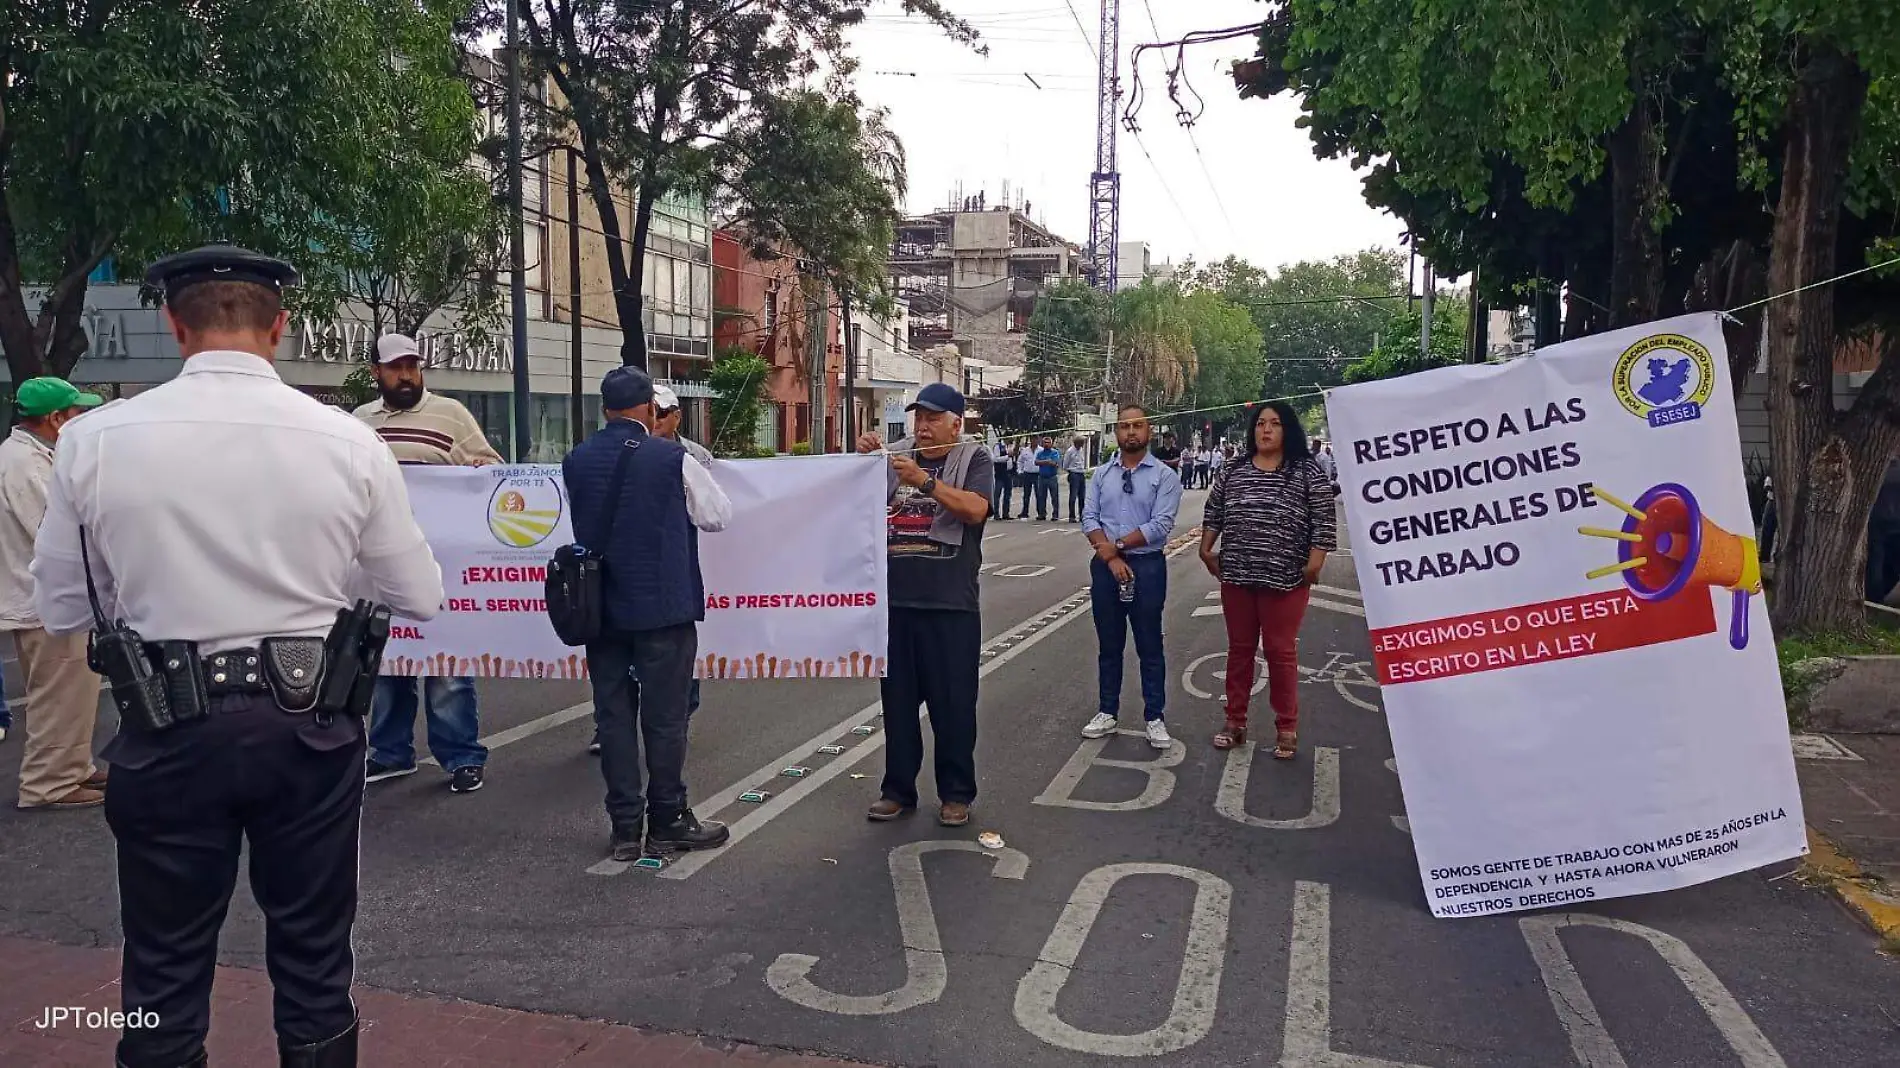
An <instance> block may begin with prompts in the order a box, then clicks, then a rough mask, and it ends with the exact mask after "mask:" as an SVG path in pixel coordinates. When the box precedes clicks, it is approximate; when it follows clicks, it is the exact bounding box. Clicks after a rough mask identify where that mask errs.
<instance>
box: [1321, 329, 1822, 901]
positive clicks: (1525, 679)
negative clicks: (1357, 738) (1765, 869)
mask: <svg viewBox="0 0 1900 1068" xmlns="http://www.w3.org/2000/svg"><path fill="white" fill-rule="evenodd" d="M1326 409H1327V421H1328V425H1329V427H1330V429H1331V431H1332V437H1333V439H1334V440H1335V442H1337V445H1338V448H1337V452H1338V460H1339V477H1340V482H1341V484H1342V486H1343V488H1344V494H1343V499H1344V502H1345V510H1346V519H1347V525H1348V529H1349V531H1350V533H1351V538H1352V548H1353V561H1354V564H1355V566H1356V567H1357V570H1358V573H1359V582H1360V587H1361V590H1362V591H1363V593H1364V596H1365V606H1366V621H1367V623H1368V625H1369V626H1370V628H1371V632H1372V633H1371V639H1372V650H1373V660H1374V664H1375V665H1376V668H1377V671H1378V678H1379V681H1380V683H1381V685H1382V686H1383V687H1384V703H1385V708H1386V718H1387V721H1388V725H1389V727H1390V730H1391V734H1392V745H1393V750H1394V753H1395V755H1396V757H1397V766H1398V771H1399V779H1400V783H1401V787H1402V789H1403V792H1404V795H1405V808H1406V814H1407V816H1408V817H1409V818H1410V826H1411V830H1412V838H1413V845H1414V847H1415V849H1416V851H1417V855H1418V864H1419V872H1420V875H1421V876H1422V878H1423V881H1424V886H1425V896H1426V899H1427V901H1428V902H1429V904H1430V906H1431V910H1432V914H1433V915H1434V916H1439V917H1451V916H1478V915H1487V914H1491V913H1499V912H1511V911H1516V910H1519V909H1529V908H1540V907H1546V906H1552V905H1566V904H1572V903H1576V902H1583V901H1592V900H1602V899H1604V898H1612V897H1622V896H1626V895H1630V894H1644V893H1652V892H1655V891H1660V890H1668V889H1673V888H1675V887H1680V886H1687V885H1692V884H1695V883H1699V882H1705V881H1707V880H1710V879H1716V878H1720V877H1722V876H1725V875H1732V874H1734V873H1736V872H1740V871H1746V870H1748V869H1751V868H1756V867H1759V866H1761V865H1764V864H1768V863H1771V862H1774V861H1778V860H1785V859H1788V858H1790V857H1795V856H1799V855H1801V854H1803V853H1805V852H1806V851H1807V844H1806V842H1807V840H1806V830H1805V826H1804V821H1803V819H1802V814H1801V796H1800V791H1799V787H1798V785H1797V783H1796V780H1795V770H1794V759H1793V755H1792V753H1791V750H1790V746H1789V742H1788V723H1787V718H1786V713H1785V712H1784V710H1783V705H1782V695H1781V679H1780V673H1779V670H1778V668H1777V666H1776V661H1775V646H1774V639H1773V636H1772V635H1771V634H1770V633H1769V627H1768V614H1767V611H1766V609H1765V607H1764V606H1763V603H1762V598H1761V596H1760V593H1761V568H1760V563H1759V561H1758V558H1757V550H1756V546H1755V540H1754V535H1755V525H1754V517H1753V516H1752V514H1751V512H1750V509H1749V503H1748V494H1747V489H1746V486H1745V482H1744V478H1743V473H1742V463H1741V447H1740V439H1739V435H1738V432H1737V427H1736V419H1735V405H1734V398H1733V394H1732V392H1731V390H1730V379H1729V372H1728V361H1727V357H1726V353H1725V351H1724V345H1723V339H1722V329H1721V321H1720V320H1719V318H1718V317H1717V316H1715V315H1713V314H1709V315H1695V316H1686V317H1683V318H1678V319H1672V320H1668V321H1665V322H1659V323H1652V324H1648V325H1646V326H1640V327H1633V328H1630V329H1627V330H1619V331H1614V332H1612V333H1608V334H1602V335H1599V336H1596V337H1590V338H1585V339H1582V340H1579V341H1573V342H1567V343H1565V344H1562V345H1557V346H1554V347H1552V348H1548V349H1543V350H1540V351H1538V352H1537V353H1536V354H1535V355H1534V356H1533V357H1531V358H1528V359H1523V360H1518V361H1515V362H1512V363H1508V364H1504V365H1501V366H1476V367H1454V368H1444V369H1440V370H1434V371H1429V372H1425V373H1422V374H1415V375H1408V376H1406V377H1403V378H1396V379H1390V380H1387V381H1382V382H1372V383H1366V384H1362V385H1355V386H1348V387H1345V388H1342V389H1338V390H1335V391H1333V393H1332V395H1331V396H1330V397H1329V398H1328V400H1327V405H1326Z"/></svg>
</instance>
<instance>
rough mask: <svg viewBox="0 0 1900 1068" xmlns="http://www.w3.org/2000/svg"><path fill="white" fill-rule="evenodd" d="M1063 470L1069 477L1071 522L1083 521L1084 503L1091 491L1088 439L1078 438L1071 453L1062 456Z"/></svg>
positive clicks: (1071, 448) (1071, 447)
mask: <svg viewBox="0 0 1900 1068" xmlns="http://www.w3.org/2000/svg"><path fill="white" fill-rule="evenodd" d="M1062 470H1063V473H1064V474H1066V475H1068V476H1069V522H1071V523H1080V522H1081V521H1082V502H1083V501H1085V500H1087V499H1088V491H1089V443H1088V439H1087V438H1080V437H1078V438H1076V439H1075V444H1073V445H1071V446H1069V451H1068V452H1065V453H1063V454H1062Z"/></svg>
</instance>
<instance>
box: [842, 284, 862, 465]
mask: <svg viewBox="0 0 1900 1068" xmlns="http://www.w3.org/2000/svg"><path fill="white" fill-rule="evenodd" d="M838 311H839V314H840V316H841V318H842V323H843V325H842V327H841V335H842V336H843V338H844V451H845V452H851V451H852V450H854V449H855V448H857V440H858V376H857V369H858V338H857V332H856V331H855V330H853V329H852V326H851V294H850V293H848V292H845V291H844V290H839V292H838Z"/></svg>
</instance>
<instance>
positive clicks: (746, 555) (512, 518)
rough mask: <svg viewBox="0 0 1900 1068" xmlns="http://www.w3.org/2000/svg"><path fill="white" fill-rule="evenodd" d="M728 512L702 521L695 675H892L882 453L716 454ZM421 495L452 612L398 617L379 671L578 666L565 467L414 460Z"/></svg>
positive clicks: (411, 478) (512, 671) (414, 499)
mask: <svg viewBox="0 0 1900 1068" xmlns="http://www.w3.org/2000/svg"><path fill="white" fill-rule="evenodd" d="M712 470H713V477H714V478H715V479H717V480H718V482H719V485H720V486H721V487H722V488H724V489H725V491H726V493H727V494H728V495H730V496H731V497H732V504H733V519H732V523H731V525H730V526H728V527H727V528H726V529H725V530H723V531H721V532H719V533H717V534H705V533H702V534H700V535H699V555H700V573H701V575H702V576H703V577H704V579H705V584H706V621H705V622H704V623H702V624H700V627H699V653H700V656H699V662H698V672H697V673H698V675H699V677H700V678H716V679H754V678H845V677H873V678H876V677H882V676H883V674H884V655H885V648H886V644H887V643H886V634H887V627H886V623H887V616H886V609H885V604H884V592H885V564H886V554H885V536H886V535H885V503H884V498H885V484H884V471H885V461H884V460H883V459H882V458H881V457H876V456H822V457H796V458H792V457H786V458H780V459H774V460H740V461H724V460H721V461H716V462H715V463H714V464H713V468H712ZM403 473H404V475H405V476H406V478H407V481H408V485H409V499H410V505H411V507H412V508H413V509H414V511H415V515H416V520H417V522H419V523H420V524H421V526H422V532H423V534H424V535H426V536H427V537H428V539H429V547H430V548H431V549H433V550H434V551H435V557H436V560H437V561H439V562H440V563H441V565H442V578H443V585H444V586H445V587H446V591H447V604H446V607H445V609H444V611H443V612H442V613H441V614H440V615H438V616H437V617H436V618H434V619H432V620H430V621H428V622H427V623H418V622H414V621H410V620H397V621H396V625H395V626H394V627H393V628H392V634H391V637H390V642H389V649H388V651H387V652H386V653H385V654H384V661H383V671H384V673H386V674H391V675H475V676H483V677H501V678H552V679H583V678H586V677H587V663H586V658H585V657H584V656H583V655H582V652H581V650H579V649H572V648H569V647H568V646H566V645H563V644H561V640H560V639H559V638H557V637H555V635H554V628H553V626H552V625H550V624H549V623H548V617H547V605H546V601H545V590H544V587H543V582H544V581H545V579H546V568H547V563H548V560H549V558H551V557H552V556H553V555H554V550H555V549H556V548H558V547H560V546H562V545H566V544H568V543H569V542H570V541H572V540H573V534H572V530H571V527H570V525H569V515H568V501H567V491H566V489H565V487H563V486H562V484H561V469H560V468H559V467H558V466H552V465H524V466H506V467H504V466H497V467H485V468H478V469H477V468H458V467H408V468H404V470H403Z"/></svg>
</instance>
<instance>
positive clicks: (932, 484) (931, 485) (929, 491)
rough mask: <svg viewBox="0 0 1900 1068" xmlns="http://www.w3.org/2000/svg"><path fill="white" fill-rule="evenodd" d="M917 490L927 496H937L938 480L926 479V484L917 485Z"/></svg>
mask: <svg viewBox="0 0 1900 1068" xmlns="http://www.w3.org/2000/svg"><path fill="white" fill-rule="evenodd" d="M917 492H919V493H921V494H923V495H924V496H926V497H935V496H936V495H937V480H936V479H935V478H926V479H924V484H923V485H921V486H919V487H917Z"/></svg>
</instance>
